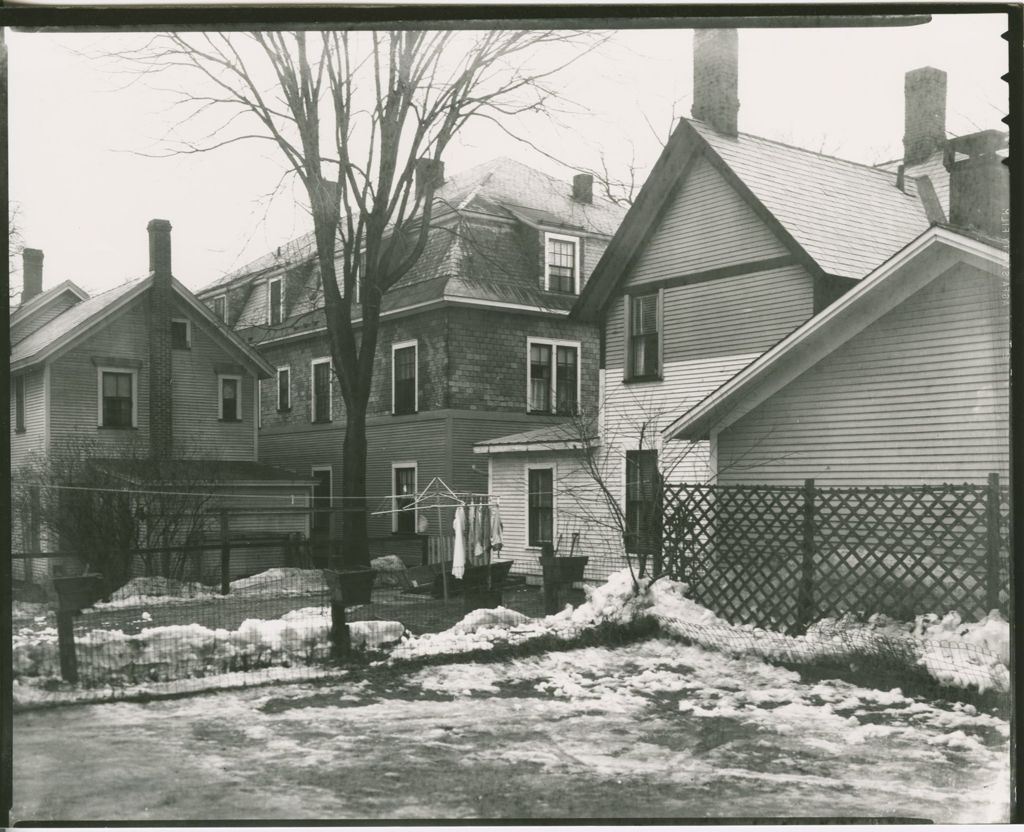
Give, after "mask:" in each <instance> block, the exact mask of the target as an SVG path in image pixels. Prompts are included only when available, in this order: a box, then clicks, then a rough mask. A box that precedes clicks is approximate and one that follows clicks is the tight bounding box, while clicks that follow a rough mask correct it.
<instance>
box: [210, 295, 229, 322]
mask: <svg viewBox="0 0 1024 832" xmlns="http://www.w3.org/2000/svg"><path fill="white" fill-rule="evenodd" d="M227 308H228V299H227V295H217V297H215V298H214V299H213V315H214V317H215V318H216V319H217V320H218V321H227V319H228V317H227Z"/></svg>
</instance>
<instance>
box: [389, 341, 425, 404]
mask: <svg viewBox="0 0 1024 832" xmlns="http://www.w3.org/2000/svg"><path fill="white" fill-rule="evenodd" d="M416 350H417V344H416V342H415V341H405V342H403V343H401V344H395V345H394V346H393V347H392V348H391V412H392V413H394V414H395V415H396V416H397V415H399V414H402V413H415V412H416V411H417V410H419V390H417V383H416V382H417V366H416V365H417V361H416V357H417V355H416Z"/></svg>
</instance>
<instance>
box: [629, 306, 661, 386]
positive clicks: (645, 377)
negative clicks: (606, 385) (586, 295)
mask: <svg viewBox="0 0 1024 832" xmlns="http://www.w3.org/2000/svg"><path fill="white" fill-rule="evenodd" d="M651 296H654V297H655V298H656V300H655V304H656V308H655V313H654V314H655V321H656V325H657V327H658V332H657V344H658V360H657V363H656V366H655V368H654V372H652V373H644V374H638V373H635V372H634V370H633V367H634V363H635V357H634V352H633V304H634V302H635V301H637V300H639V299H640V298H646V297H651ZM623 306H624V307H625V322H624V328H623V335H624V338H625V344H624V347H625V349H624V358H625V361H624V364H625V366H624V367H623V381H661V380H662V378H663V377H664V367H665V321H664V308H665V290H664V289H655V290H654V291H653V292H633V293H629V294H627V295H625V303H624V304H623Z"/></svg>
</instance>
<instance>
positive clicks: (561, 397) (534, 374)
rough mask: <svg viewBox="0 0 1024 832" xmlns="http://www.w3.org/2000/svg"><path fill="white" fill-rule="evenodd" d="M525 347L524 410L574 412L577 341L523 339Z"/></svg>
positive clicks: (578, 350)
mask: <svg viewBox="0 0 1024 832" xmlns="http://www.w3.org/2000/svg"><path fill="white" fill-rule="evenodd" d="M527 347H528V350H529V359H528V360H529V379H528V389H527V410H528V411H529V412H530V413H557V414H558V415H560V416H573V415H575V414H576V412H577V405H578V403H579V395H580V373H579V358H580V345H579V343H578V342H565V341H562V342H559V341H534V340H532V339H527Z"/></svg>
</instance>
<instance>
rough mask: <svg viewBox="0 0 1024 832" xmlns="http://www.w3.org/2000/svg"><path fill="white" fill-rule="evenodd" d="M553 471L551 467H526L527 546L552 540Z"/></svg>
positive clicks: (553, 515) (553, 511) (553, 506)
mask: <svg viewBox="0 0 1024 832" xmlns="http://www.w3.org/2000/svg"><path fill="white" fill-rule="evenodd" d="M554 473H555V472H554V470H553V469H552V468H529V469H527V510H528V518H527V537H526V544H527V545H528V546H540V545H541V544H544V543H553V542H554V527H555V522H554V520H555V493H554V479H555V477H554Z"/></svg>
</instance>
